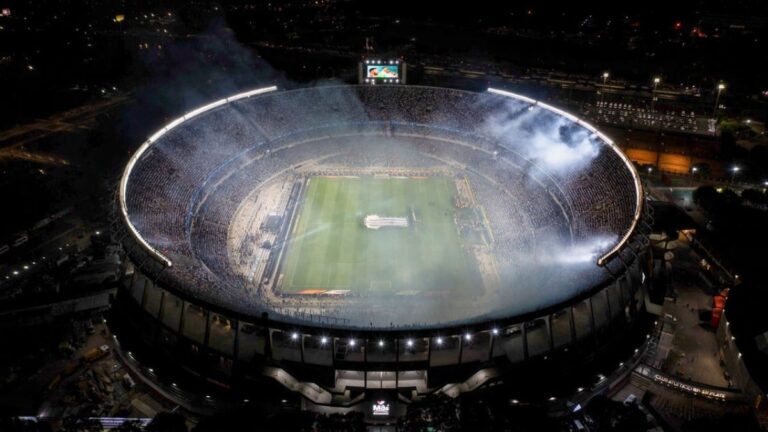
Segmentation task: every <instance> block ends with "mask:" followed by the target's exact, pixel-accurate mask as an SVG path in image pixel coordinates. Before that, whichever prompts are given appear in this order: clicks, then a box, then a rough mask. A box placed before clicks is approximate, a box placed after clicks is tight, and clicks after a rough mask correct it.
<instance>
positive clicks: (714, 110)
mask: <svg viewBox="0 0 768 432" xmlns="http://www.w3.org/2000/svg"><path fill="white" fill-rule="evenodd" d="M723 90H725V84H723V83H720V84H718V85H717V96H716V97H715V106H714V108H712V118H715V116H716V115H717V106H718V105H719V104H720V93H722V92H723Z"/></svg>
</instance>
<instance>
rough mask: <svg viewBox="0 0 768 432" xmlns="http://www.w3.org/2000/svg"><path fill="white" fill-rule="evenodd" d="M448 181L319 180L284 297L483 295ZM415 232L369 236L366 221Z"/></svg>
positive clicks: (303, 209) (302, 221) (289, 262)
mask: <svg viewBox="0 0 768 432" xmlns="http://www.w3.org/2000/svg"><path fill="white" fill-rule="evenodd" d="M455 192H456V188H455V185H454V181H453V179H451V178H448V177H428V178H373V177H361V178H348V177H313V178H311V179H310V181H309V184H308V186H307V188H306V190H305V193H304V194H303V198H302V202H301V203H300V207H299V214H298V219H297V220H296V222H295V224H294V226H293V227H292V230H291V234H290V237H289V238H290V241H289V243H288V245H287V250H286V257H285V259H284V261H283V267H282V272H283V274H284V276H283V280H282V286H281V291H283V292H286V293H298V292H301V291H304V290H311V289H323V290H332V289H339V290H352V291H353V292H355V293H359V294H361V295H378V294H381V295H390V294H398V293H400V294H405V293H408V292H422V293H423V292H424V291H436V290H439V291H442V292H443V293H444V294H451V295H457V296H462V297H463V296H466V295H471V294H472V293H477V291H478V290H480V289H482V288H481V285H480V284H481V282H480V276H479V273H478V271H477V269H476V268H475V265H474V263H473V260H471V259H470V258H469V257H468V256H467V255H466V254H465V252H464V251H463V250H462V247H461V238H460V236H459V234H458V233H457V232H456V227H455V224H454V211H455V210H454V206H453V196H454V194H455ZM411 208H413V209H414V210H415V214H416V218H417V220H418V222H416V224H415V225H413V226H411V227H408V228H394V227H390V228H382V229H379V230H370V229H367V228H365V227H364V226H363V223H362V220H363V217H364V216H365V215H368V214H377V215H379V216H390V217H406V216H409V215H410V209H411Z"/></svg>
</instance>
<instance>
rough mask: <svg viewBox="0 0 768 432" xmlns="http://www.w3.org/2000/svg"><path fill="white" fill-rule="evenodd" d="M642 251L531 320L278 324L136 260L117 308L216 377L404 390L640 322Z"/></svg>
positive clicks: (171, 351)
mask: <svg viewBox="0 0 768 432" xmlns="http://www.w3.org/2000/svg"><path fill="white" fill-rule="evenodd" d="M635 257H636V258H635V259H634V260H633V261H632V262H631V263H628V265H627V267H626V271H625V272H624V273H623V274H622V275H620V276H618V277H617V278H615V279H613V280H611V281H610V282H609V283H607V284H603V285H601V286H598V287H595V289H593V290H591V291H590V292H588V293H585V294H584V295H582V296H579V297H576V298H573V299H571V300H570V301H569V302H567V303H564V304H560V305H557V306H554V307H551V308H548V309H546V310H542V311H536V312H532V313H529V314H526V315H524V316H518V317H511V318H507V319H503V320H489V321H486V322H482V323H479V324H473V325H467V326H454V327H446V328H440V329H425V330H418V329H407V330H406V329H393V330H380V329H376V330H370V331H366V330H358V331H353V330H344V329H335V328H330V327H323V326H321V325H318V326H300V325H293V324H288V323H285V322H281V321H274V320H271V319H270V318H269V316H268V315H267V314H263V315H262V316H261V317H252V316H244V315H240V314H236V313H232V312H230V311H226V310H222V309H221V308H219V307H217V306H215V305H211V304H204V303H201V302H199V301H197V300H195V299H193V298H188V297H186V296H184V294H182V293H179V292H176V291H175V290H171V289H168V288H166V287H163V286H160V285H158V284H157V283H156V282H155V281H156V280H157V279H156V278H155V277H154V273H152V272H150V273H145V272H144V271H143V270H142V269H140V268H139V267H138V266H135V267H134V266H133V265H131V267H132V268H131V269H130V271H129V272H128V276H127V277H126V279H125V282H124V284H123V287H122V289H121V292H120V295H119V296H118V302H117V306H116V309H118V310H119V311H121V312H120V313H122V314H123V316H124V317H125V318H126V319H125V320H124V321H130V325H132V326H135V328H134V329H133V330H131V332H132V333H135V334H137V335H139V338H140V339H142V341H143V342H144V343H146V344H147V345H148V346H156V347H159V348H161V351H163V352H164V353H165V354H167V355H169V356H171V357H173V358H174V359H175V360H177V361H179V362H180V363H182V364H184V365H185V367H186V368H187V369H191V370H194V371H195V374H197V375H200V376H205V377H209V378H210V379H215V380H216V381H218V382H230V381H236V380H237V379H239V377H242V376H243V374H244V373H245V371H251V372H253V367H254V365H262V366H264V367H266V366H275V365H277V366H280V367H283V368H284V369H285V370H287V371H288V372H294V371H300V370H304V369H306V368H309V369H311V370H313V371H315V372H319V373H313V374H312V378H313V379H317V382H316V383H317V384H319V385H322V386H325V387H326V388H333V387H334V386H335V385H336V383H335V382H334V378H333V377H335V376H337V375H338V374H339V373H346V374H353V375H354V374H355V373H357V374H358V375H357V377H358V380H357V381H358V383H359V384H361V385H362V386H363V387H365V386H366V385H367V381H368V380H367V377H368V375H369V374H370V373H371V372H373V371H376V372H377V373H379V372H382V371H389V372H390V373H393V374H394V383H395V384H394V386H396V387H397V386H398V384H397V383H398V382H399V381H400V380H402V381H403V382H404V383H407V382H408V381H407V380H405V379H404V378H400V380H398V377H400V374H401V373H403V372H405V371H410V372H419V371H424V372H425V375H426V372H428V371H430V370H432V369H435V368H437V369H440V370H441V371H443V372H444V371H446V370H451V369H455V370H457V371H460V370H464V371H466V370H467V368H470V369H471V370H476V369H477V368H479V366H480V365H483V366H488V365H492V364H524V363H526V362H528V361H531V360H535V359H540V358H542V357H544V356H547V355H553V354H555V353H557V352H562V351H563V350H565V351H568V349H571V348H575V349H574V351H575V350H576V349H578V347H579V346H580V345H586V346H588V347H594V346H595V339H596V338H598V337H600V335H604V334H608V333H611V331H612V329H627V328H628V327H629V326H632V325H633V324H634V323H636V322H637V321H638V319H639V317H640V316H641V314H642V313H643V311H644V305H645V292H646V291H645V287H646V280H645V276H644V275H645V274H648V273H647V271H646V266H647V265H648V264H647V263H648V260H647V258H648V252H647V251H642V252H640V253H639V254H637V255H636V256H635ZM589 349H591V348H589ZM472 368H474V369H472ZM449 375H450V374H449ZM442 376H445V374H442ZM322 377H324V378H322ZM361 377H362V378H361ZM377 379H378V378H377ZM346 381H347V382H355V380H351V379H347V380H346ZM430 382H431V384H434V385H440V386H442V385H445V384H449V382H436V381H435V380H433V379H430ZM404 386H405V387H408V386H409V385H404Z"/></svg>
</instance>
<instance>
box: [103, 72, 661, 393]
mask: <svg viewBox="0 0 768 432" xmlns="http://www.w3.org/2000/svg"><path fill="white" fill-rule="evenodd" d="M116 201H117V205H116V208H117V209H118V212H119V213H118V217H117V218H116V221H117V222H116V223H117V225H118V227H119V228H118V231H119V233H120V236H121V239H122V243H123V245H124V249H125V251H126V254H127V255H128V257H129V260H128V261H129V268H128V270H127V276H126V280H125V283H124V284H123V288H122V289H121V291H120V293H119V295H118V303H119V307H117V308H116V310H117V312H116V313H118V314H119V315H120V316H122V317H123V318H126V319H123V320H122V321H123V324H121V326H122V327H121V329H122V330H121V331H120V332H119V333H120V335H121V336H120V337H121V338H123V335H128V334H130V335H131V336H130V337H132V338H134V339H139V340H143V341H145V342H147V343H148V344H149V345H151V346H156V347H158V348H157V351H158V352H159V353H162V354H163V355H164V356H166V357H167V358H173V359H175V360H174V361H178V362H179V364H181V365H182V366H183V367H184V369H186V370H189V371H192V372H193V373H194V374H196V375H200V376H203V377H206V378H207V379H208V380H209V381H211V382H215V383H218V384H221V385H222V386H225V387H230V386H232V385H233V383H236V382H237V383H240V382H242V381H244V380H248V379H250V378H249V377H254V376H261V377H264V376H267V377H271V378H274V379H275V380H276V381H277V382H279V383H280V384H281V385H283V386H285V387H286V388H288V389H290V390H291V391H294V392H298V393H300V394H301V395H303V396H304V397H305V398H306V399H307V400H309V401H311V402H313V403H315V404H319V405H340V406H349V405H350V404H354V403H355V402H356V401H360V400H361V398H364V397H365V393H366V391H367V390H371V391H382V390H386V389H389V390H393V391H401V392H406V394H409V395H418V394H426V393H430V392H434V391H443V392H445V393H446V394H458V393H461V392H463V391H471V390H472V389H474V388H478V387H480V386H482V385H484V384H486V383H487V382H489V381H491V380H493V379H494V378H495V377H497V376H499V372H498V371H499V370H502V369H504V368H513V367H515V366H516V365H524V364H528V363H532V362H536V361H537V360H538V359H542V358H544V359H547V358H553V357H557V355H558V353H567V355H568V356H572V355H577V354H575V353H589V352H592V351H595V350H596V349H597V348H598V347H602V346H605V345H609V344H610V343H611V341H614V340H616V339H621V338H622V337H623V335H624V334H625V332H626V331H627V329H630V328H632V326H633V325H634V324H635V323H636V322H637V321H638V320H639V317H640V315H641V313H642V311H643V308H644V297H645V284H646V276H645V275H646V273H648V271H647V269H646V267H647V266H648V240H647V234H648V231H649V226H648V221H649V218H650V216H649V215H648V210H647V209H646V206H644V196H643V190H642V187H641V184H640V181H639V178H638V176H637V173H636V171H635V168H634V167H633V165H632V164H631V163H630V162H629V160H628V159H627V158H626V157H625V156H624V155H623V153H622V152H621V151H620V150H619V149H618V148H617V147H616V146H615V145H614V144H613V142H612V141H611V140H610V139H609V138H608V137H606V136H605V135H603V134H602V133H600V132H599V131H598V130H596V129H595V128H594V127H592V126H591V125H589V124H587V123H585V122H583V121H581V120H579V119H578V118H576V117H575V116H573V115H571V114H569V113H566V112H564V111H562V110H560V109H557V108H555V107H552V106H550V105H547V104H545V103H542V102H539V101H536V100H533V99H530V98H528V97H525V96H521V95H517V94H514V93H509V92H506V91H503V90H497V89H488V91H486V92H468V91H462V90H455V89H447V88H435V87H420V86H405V85H399V86H395V85H361V86H347V85H340V86H326V87H313V88H302V89H295V90H288V91H282V90H278V89H276V88H275V87H268V88H262V89H257V90H253V91H249V92H245V93H241V94H237V95H233V96H231V97H228V98H226V99H221V100H218V101H216V102H213V103H210V104H208V105H205V106H202V107H200V108H198V109H195V110H193V111H190V112H188V113H186V114H185V115H183V116H181V117H179V118H177V119H175V120H173V121H171V122H170V123H168V124H167V125H166V126H165V127H163V128H162V129H161V130H159V131H158V132H156V133H155V134H154V135H152V136H151V137H150V138H149V139H148V140H147V141H146V142H145V143H144V144H143V145H142V146H141V147H140V148H139V149H138V150H137V151H136V152H135V153H134V154H133V156H132V157H131V159H130V161H129V162H128V164H127V166H126V168H125V171H124V173H123V175H122V179H121V182H120V185H119V190H118V192H117V200H116ZM117 332H118V331H117V330H116V333H117ZM569 350H570V351H569ZM578 355H581V354H578ZM583 357H584V359H587V358H589V354H584V356H583ZM569 358H572V357H569ZM569 361H570V360H569ZM573 364H578V362H575V363H573ZM490 371H493V372H490ZM238 385H239V384H238Z"/></svg>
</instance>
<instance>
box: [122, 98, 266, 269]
mask: <svg viewBox="0 0 768 432" xmlns="http://www.w3.org/2000/svg"><path fill="white" fill-rule="evenodd" d="M275 90H277V87H276V86H270V87H262V88H258V89H254V90H249V91H247V92H242V93H238V94H236V95H233V96H230V97H228V98H224V99H219V100H217V101H216V102H212V103H209V104H207V105H203V106H201V107H198V108H195V109H193V110H192V111H189V112H188V113H186V114H184V115H183V116H181V117H178V118H176V119H174V120H172V121H171V122H169V123H168V124H166V125H165V126H163V127H162V128H160V130H158V131H157V132H155V133H154V134H152V135H151V136H150V137H149V138H148V139H147V140H146V141H144V143H142V144H141V146H139V148H138V149H137V150H136V152H135V153H134V154H133V155H132V156H131V158H130V159H129V160H128V164H127V165H126V166H125V170H124V171H123V176H122V177H121V179H120V188H119V190H118V195H119V196H118V198H119V201H120V212H121V214H122V216H123V220H124V221H125V224H126V226H127V227H128V231H129V232H130V233H131V236H132V237H133V238H134V239H135V240H136V241H137V242H138V243H139V244H140V245H141V247H143V248H144V249H145V250H146V251H147V252H149V253H150V254H151V255H153V256H154V257H155V258H157V259H158V260H159V261H160V262H162V263H163V264H165V266H166V267H171V266H172V265H173V263H172V262H171V260H170V259H168V257H166V256H165V255H163V254H162V253H160V251H158V250H157V249H156V248H154V247H153V246H152V245H150V244H149V242H147V241H146V240H145V239H144V237H142V236H141V233H140V232H139V231H138V230H137V229H136V227H135V226H134V225H133V223H132V222H131V218H130V217H129V215H128V205H127V204H126V201H125V197H126V195H127V191H128V180H129V179H130V177H131V172H132V171H133V167H134V166H135V165H136V162H138V161H139V159H141V156H142V155H144V153H145V152H146V151H147V150H148V149H149V147H150V146H151V145H152V144H153V143H154V142H155V141H157V140H159V139H160V138H161V137H162V136H163V135H165V134H166V133H168V132H169V131H170V130H172V129H173V128H175V127H177V126H179V125H180V124H182V123H184V122H185V121H187V120H190V119H192V118H195V117H197V116H199V115H200V114H203V113H204V112H207V111H210V110H212V109H214V108H218V107H220V106H222V105H226V104H228V103H231V102H235V101H237V100H240V99H245V98H249V97H251V96H256V95H260V94H264V93H269V92H272V91H275Z"/></svg>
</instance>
